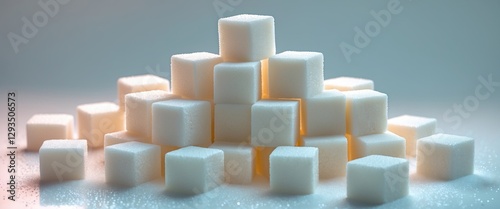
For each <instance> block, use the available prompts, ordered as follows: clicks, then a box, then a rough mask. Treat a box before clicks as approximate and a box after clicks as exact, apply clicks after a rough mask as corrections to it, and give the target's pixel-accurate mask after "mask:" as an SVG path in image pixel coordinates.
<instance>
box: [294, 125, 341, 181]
mask: <svg viewBox="0 0 500 209" xmlns="http://www.w3.org/2000/svg"><path fill="white" fill-rule="evenodd" d="M300 144H301V145H302V146H304V147H316V148H318V152H319V156H318V157H319V177H320V178H332V177H337V176H345V168H346V164H347V161H348V158H347V139H346V137H345V136H344V135H338V136H316V137H302V139H301V143H300Z"/></svg>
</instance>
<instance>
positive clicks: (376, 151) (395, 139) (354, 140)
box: [349, 131, 406, 160]
mask: <svg viewBox="0 0 500 209" xmlns="http://www.w3.org/2000/svg"><path fill="white" fill-rule="evenodd" d="M349 151H350V159H351V160H354V159H357V158H362V157H365V156H368V155H385V156H391V157H399V158H405V157H406V154H405V153H406V140H405V139H404V138H403V137H400V136H398V135H396V134H393V133H391V132H388V131H387V132H385V133H383V134H371V135H365V136H351V137H350V141H349Z"/></svg>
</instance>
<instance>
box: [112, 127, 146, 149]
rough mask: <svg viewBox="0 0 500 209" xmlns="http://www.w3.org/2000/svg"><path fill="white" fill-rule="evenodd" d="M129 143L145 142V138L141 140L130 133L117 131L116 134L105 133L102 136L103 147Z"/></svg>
mask: <svg viewBox="0 0 500 209" xmlns="http://www.w3.org/2000/svg"><path fill="white" fill-rule="evenodd" d="M131 141H138V142H147V140H146V139H145V138H142V137H140V136H138V135H137V134H134V133H132V132H130V131H117V132H112V133H107V134H105V135H104V146H105V147H106V146H110V145H114V144H120V143H125V142H131Z"/></svg>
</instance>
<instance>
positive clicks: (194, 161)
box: [165, 146, 224, 194]
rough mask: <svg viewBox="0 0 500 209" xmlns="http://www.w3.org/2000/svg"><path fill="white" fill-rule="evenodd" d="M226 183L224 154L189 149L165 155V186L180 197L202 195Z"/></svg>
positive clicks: (209, 149) (220, 151)
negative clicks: (180, 195) (183, 195)
mask: <svg viewBox="0 0 500 209" xmlns="http://www.w3.org/2000/svg"><path fill="white" fill-rule="evenodd" d="M223 183H224V152H223V151H222V150H219V149H212V148H203V147H195V146H189V147H184V148H180V149H178V150H175V151H172V152H169V153H167V154H166V155H165V185H166V187H167V190H168V191H170V192H172V193H179V194H201V193H204V192H207V191H209V190H212V189H214V188H216V187H218V186H219V185H221V184H223Z"/></svg>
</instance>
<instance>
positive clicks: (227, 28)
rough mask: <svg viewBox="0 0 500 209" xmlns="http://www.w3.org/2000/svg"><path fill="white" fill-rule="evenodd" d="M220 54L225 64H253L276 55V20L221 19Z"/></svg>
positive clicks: (255, 16) (259, 16)
mask: <svg viewBox="0 0 500 209" xmlns="http://www.w3.org/2000/svg"><path fill="white" fill-rule="evenodd" d="M219 52H220V54H221V56H222V58H223V59H224V61H225V62H253V61H260V60H262V59H266V58H268V57H270V56H271V55H273V54H275V53H276V44H275V41H274V18H273V17H272V16H264V15H247V14H242V15H236V16H232V17H226V18H221V19H219Z"/></svg>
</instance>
